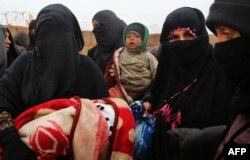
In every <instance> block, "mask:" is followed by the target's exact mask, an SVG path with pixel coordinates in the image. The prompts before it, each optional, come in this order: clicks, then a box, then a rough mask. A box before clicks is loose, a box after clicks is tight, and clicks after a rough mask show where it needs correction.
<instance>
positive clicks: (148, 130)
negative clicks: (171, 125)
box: [130, 101, 155, 160]
mask: <svg viewBox="0 0 250 160" xmlns="http://www.w3.org/2000/svg"><path fill="white" fill-rule="evenodd" d="M130 108H131V110H132V112H133V115H134V118H135V120H136V128H135V159H136V160H149V159H150V158H151V147H152V137H153V132H154V125H155V118H154V117H153V116H152V114H148V115H147V117H143V112H144V107H143V101H134V102H133V103H132V104H131V105H130Z"/></svg>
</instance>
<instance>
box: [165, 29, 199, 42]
mask: <svg viewBox="0 0 250 160" xmlns="http://www.w3.org/2000/svg"><path fill="white" fill-rule="evenodd" d="M194 39H196V37H195V36H194V35H193V34H191V33H190V32H188V31H185V30H176V31H173V32H171V33H170V35H169V36H168V42H175V41H187V40H194Z"/></svg>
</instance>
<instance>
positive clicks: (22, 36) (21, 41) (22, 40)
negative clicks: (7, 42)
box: [14, 31, 30, 54]
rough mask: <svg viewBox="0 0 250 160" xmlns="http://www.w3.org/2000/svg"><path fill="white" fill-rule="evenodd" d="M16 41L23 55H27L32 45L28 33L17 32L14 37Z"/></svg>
mask: <svg viewBox="0 0 250 160" xmlns="http://www.w3.org/2000/svg"><path fill="white" fill-rule="evenodd" d="M14 41H15V44H16V47H17V49H18V50H19V52H20V53H21V54H25V53H27V51H28V48H29V44H30V39H29V35H28V33H26V32H24V31H20V32H17V33H16V34H15V36H14Z"/></svg>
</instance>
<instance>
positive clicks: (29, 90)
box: [0, 4, 108, 116]
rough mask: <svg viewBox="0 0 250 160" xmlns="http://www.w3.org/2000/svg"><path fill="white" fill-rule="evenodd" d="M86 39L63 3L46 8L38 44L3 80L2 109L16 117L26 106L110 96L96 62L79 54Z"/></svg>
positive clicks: (38, 21) (0, 84) (0, 90)
mask: <svg viewBox="0 0 250 160" xmlns="http://www.w3.org/2000/svg"><path fill="white" fill-rule="evenodd" d="M83 46H84V41H83V37H82V33H81V30H80V26H79V24H78V21H77V19H76V17H75V16H74V15H73V13H72V12H71V11H70V10H69V9H68V8H66V7H65V6H63V5H61V4H53V5H49V6H47V7H45V8H43V9H42V10H41V11H40V12H39V14H38V16H37V19H36V43H35V47H34V49H33V50H32V53H31V54H25V55H22V56H20V58H19V59H17V60H16V61H17V62H16V61H15V63H13V67H12V66H11V67H10V69H9V70H8V72H7V74H6V75H5V77H3V80H2V81H0V107H1V108H0V110H7V111H9V112H11V113H12V114H13V115H14V116H16V115H18V114H19V113H20V112H22V111H23V110H25V109H26V108H29V107H32V106H34V105H37V104H39V103H42V102H45V101H48V100H51V99H55V98H69V97H72V96H80V97H82V98H90V99H94V98H102V97H106V96H108V92H107V87H106V84H105V81H104V78H103V76H102V74H101V72H100V70H99V69H98V67H97V66H96V64H94V62H93V61H92V60H91V59H90V58H89V57H87V56H83V55H80V54H79V51H80V50H81V49H82V48H83Z"/></svg>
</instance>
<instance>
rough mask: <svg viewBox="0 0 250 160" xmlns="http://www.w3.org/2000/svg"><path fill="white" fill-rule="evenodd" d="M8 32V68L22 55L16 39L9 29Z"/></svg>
mask: <svg viewBox="0 0 250 160" xmlns="http://www.w3.org/2000/svg"><path fill="white" fill-rule="evenodd" d="M7 32H8V33H9V40H10V42H11V43H10V47H9V51H7V68H8V67H9V66H10V65H11V64H12V63H13V62H14V61H15V59H16V58H17V57H18V56H19V55H20V52H19V51H18V49H17V48H16V45H15V41H14V38H13V36H12V34H11V32H10V30H9V29H8V28H7Z"/></svg>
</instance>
